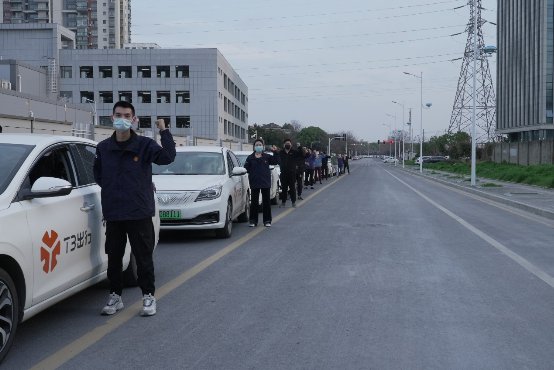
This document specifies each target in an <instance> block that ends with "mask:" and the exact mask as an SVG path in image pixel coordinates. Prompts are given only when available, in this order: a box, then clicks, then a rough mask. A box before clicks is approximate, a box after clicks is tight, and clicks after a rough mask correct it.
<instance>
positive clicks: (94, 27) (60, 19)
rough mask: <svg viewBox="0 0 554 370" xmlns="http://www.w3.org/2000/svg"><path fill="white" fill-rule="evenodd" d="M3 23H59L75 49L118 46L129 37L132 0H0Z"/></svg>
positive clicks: (127, 40)
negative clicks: (67, 31) (71, 37)
mask: <svg viewBox="0 0 554 370" xmlns="http://www.w3.org/2000/svg"><path fill="white" fill-rule="evenodd" d="M0 2H1V3H2V6H1V7H0V11H1V12H2V14H1V19H2V22H3V23H16V24H19V23H58V24H60V25H62V26H64V27H65V28H68V29H70V30H71V31H73V32H75V36H76V37H75V41H76V48H77V49H119V48H121V47H122V46H123V44H125V43H129V42H130V40H131V0H0Z"/></svg>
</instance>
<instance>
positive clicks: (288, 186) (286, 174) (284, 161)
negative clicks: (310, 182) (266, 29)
mask: <svg viewBox="0 0 554 370" xmlns="http://www.w3.org/2000/svg"><path fill="white" fill-rule="evenodd" d="M283 144H284V145H283V146H284V149H282V150H281V151H279V159H280V161H281V164H280V166H281V189H282V192H281V205H280V206H279V207H285V203H286V201H287V194H290V200H291V202H292V206H293V207H296V187H295V184H296V167H297V163H298V161H299V160H300V159H301V158H302V159H303V158H304V156H303V155H302V151H301V150H294V149H292V142H291V141H290V139H285V140H284V141H283Z"/></svg>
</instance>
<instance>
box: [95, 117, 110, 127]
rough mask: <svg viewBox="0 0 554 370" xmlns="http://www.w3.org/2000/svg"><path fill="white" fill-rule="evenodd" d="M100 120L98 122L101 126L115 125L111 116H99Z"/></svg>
mask: <svg viewBox="0 0 554 370" xmlns="http://www.w3.org/2000/svg"><path fill="white" fill-rule="evenodd" d="M98 121H99V122H98V123H99V124H100V125H101V126H112V125H113V122H112V117H111V116H100V117H98Z"/></svg>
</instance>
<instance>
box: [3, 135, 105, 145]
mask: <svg viewBox="0 0 554 370" xmlns="http://www.w3.org/2000/svg"><path fill="white" fill-rule="evenodd" d="M62 142H83V143H88V144H94V145H96V142H95V141H92V140H89V139H85V138H82V137H77V136H62V135H46V134H0V143H6V144H24V145H35V146H41V147H45V146H49V145H52V144H57V143H62Z"/></svg>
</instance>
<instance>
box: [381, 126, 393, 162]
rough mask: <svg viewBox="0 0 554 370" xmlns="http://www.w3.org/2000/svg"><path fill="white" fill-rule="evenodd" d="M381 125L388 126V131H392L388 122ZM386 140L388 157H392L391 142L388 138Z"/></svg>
mask: <svg viewBox="0 0 554 370" xmlns="http://www.w3.org/2000/svg"><path fill="white" fill-rule="evenodd" d="M383 126H386V127H388V128H389V132H391V131H392V127H391V124H390V123H389V124H387V123H383ZM388 142H389V157H392V150H391V142H390V140H388Z"/></svg>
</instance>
